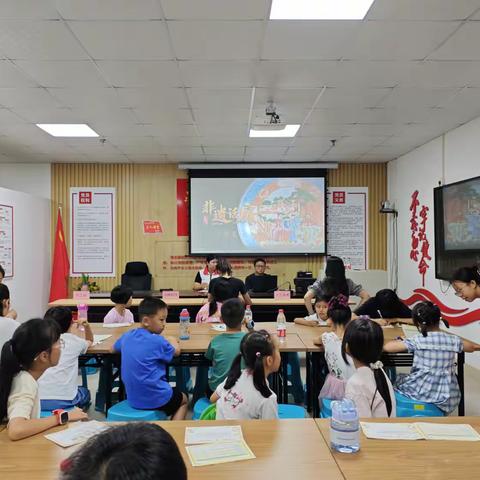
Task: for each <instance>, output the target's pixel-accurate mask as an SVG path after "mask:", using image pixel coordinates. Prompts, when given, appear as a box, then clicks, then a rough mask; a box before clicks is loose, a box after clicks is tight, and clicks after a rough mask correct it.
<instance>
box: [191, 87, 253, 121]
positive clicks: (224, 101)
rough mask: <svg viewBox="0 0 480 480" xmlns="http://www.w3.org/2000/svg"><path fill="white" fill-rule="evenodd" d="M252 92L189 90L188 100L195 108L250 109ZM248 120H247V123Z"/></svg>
mask: <svg viewBox="0 0 480 480" xmlns="http://www.w3.org/2000/svg"><path fill="white" fill-rule="evenodd" d="M251 92H252V90H251V89H250V88H236V89H224V90H223V89H218V90H213V89H203V88H189V89H187V94H188V98H189V99H190V104H191V105H192V107H193V108H204V109H208V108H222V109H228V108H231V109H247V110H248V109H249V107H250V98H251ZM247 120H248V118H246V119H245V121H247Z"/></svg>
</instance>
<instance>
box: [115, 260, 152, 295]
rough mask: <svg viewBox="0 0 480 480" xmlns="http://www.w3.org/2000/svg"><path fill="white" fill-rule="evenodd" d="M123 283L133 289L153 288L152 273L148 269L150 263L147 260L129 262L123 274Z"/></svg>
mask: <svg viewBox="0 0 480 480" xmlns="http://www.w3.org/2000/svg"><path fill="white" fill-rule="evenodd" d="M122 285H124V286H125V287H130V288H131V289H132V290H133V291H138V290H147V291H148V290H151V289H152V275H151V274H150V272H149V271H148V265H147V264H146V263H145V262H128V263H127V264H126V265H125V273H124V274H123V275H122Z"/></svg>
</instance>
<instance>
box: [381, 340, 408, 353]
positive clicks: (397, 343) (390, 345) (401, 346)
mask: <svg viewBox="0 0 480 480" xmlns="http://www.w3.org/2000/svg"><path fill="white" fill-rule="evenodd" d="M383 351H384V352H386V353H401V352H406V351H407V346H406V345H405V342H404V341H403V340H401V339H399V340H392V341H391V342H387V343H386V344H385V345H384V346H383Z"/></svg>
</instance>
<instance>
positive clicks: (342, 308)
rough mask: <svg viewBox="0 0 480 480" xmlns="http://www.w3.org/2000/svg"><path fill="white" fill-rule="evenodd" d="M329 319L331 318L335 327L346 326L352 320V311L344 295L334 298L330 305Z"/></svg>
mask: <svg viewBox="0 0 480 480" xmlns="http://www.w3.org/2000/svg"><path fill="white" fill-rule="evenodd" d="M327 315H328V318H330V319H331V320H332V322H333V324H334V325H339V326H344V327H345V326H346V325H347V323H348V322H349V321H350V320H351V319H352V311H351V310H350V307H349V306H348V298H347V297H345V296H344V295H338V297H333V298H332V299H331V300H330V302H329V303H328V312H327Z"/></svg>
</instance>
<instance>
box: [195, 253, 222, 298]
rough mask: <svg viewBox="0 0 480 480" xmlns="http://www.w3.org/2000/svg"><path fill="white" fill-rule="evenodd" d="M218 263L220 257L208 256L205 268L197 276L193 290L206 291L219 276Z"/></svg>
mask: <svg viewBox="0 0 480 480" xmlns="http://www.w3.org/2000/svg"><path fill="white" fill-rule="evenodd" d="M217 263H218V257H217V256H216V255H207V258H206V259H205V268H203V269H202V270H199V271H198V272H197V275H196V276H195V280H194V283H193V290H206V289H207V288H208V286H209V284H210V282H211V281H212V280H213V279H214V278H217V277H218V276H219V273H218V271H217Z"/></svg>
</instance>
